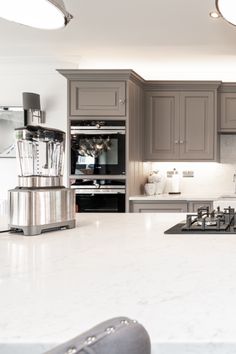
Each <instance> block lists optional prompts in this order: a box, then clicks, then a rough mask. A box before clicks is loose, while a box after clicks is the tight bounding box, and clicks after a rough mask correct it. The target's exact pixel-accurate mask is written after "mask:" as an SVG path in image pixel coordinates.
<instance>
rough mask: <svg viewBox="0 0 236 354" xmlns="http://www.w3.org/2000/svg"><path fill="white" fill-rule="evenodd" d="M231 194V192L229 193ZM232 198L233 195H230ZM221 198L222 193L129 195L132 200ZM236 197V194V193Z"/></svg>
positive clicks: (212, 199)
mask: <svg viewBox="0 0 236 354" xmlns="http://www.w3.org/2000/svg"><path fill="white" fill-rule="evenodd" d="M228 195H230V194H228ZM230 196H231V198H232V196H233V195H230ZM219 198H221V195H220V194H216V193H215V194H202V195H201V194H197V195H196V194H182V193H181V194H157V195H151V196H148V195H135V196H131V197H129V200H132V201H149V200H150V201H161V200H169V201H175V200H176V201H177V200H180V201H181V200H184V201H198V200H210V201H214V200H218V199H219ZM235 198H236V194H235Z"/></svg>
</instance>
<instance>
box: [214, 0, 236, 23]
mask: <svg viewBox="0 0 236 354" xmlns="http://www.w3.org/2000/svg"><path fill="white" fill-rule="evenodd" d="M216 9H217V11H218V12H219V14H220V15H221V16H222V17H223V18H224V19H225V20H226V21H227V22H229V23H230V24H231V25H234V26H236V1H235V0H216Z"/></svg>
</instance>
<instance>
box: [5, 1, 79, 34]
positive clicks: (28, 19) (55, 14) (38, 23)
mask: <svg viewBox="0 0 236 354" xmlns="http://www.w3.org/2000/svg"><path fill="white" fill-rule="evenodd" d="M0 17H2V18H4V19H6V20H9V21H13V22H17V23H20V24H22V25H26V26H30V27H35V28H39V29H48V30H51V29H59V28H63V27H65V26H66V25H67V24H68V23H69V22H70V20H71V19H72V18H73V16H72V15H71V14H69V12H67V11H66V8H65V5H64V3H63V0H0Z"/></svg>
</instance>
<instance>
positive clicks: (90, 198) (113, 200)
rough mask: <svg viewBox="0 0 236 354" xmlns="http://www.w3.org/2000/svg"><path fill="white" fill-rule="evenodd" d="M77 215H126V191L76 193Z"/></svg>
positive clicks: (83, 191)
mask: <svg viewBox="0 0 236 354" xmlns="http://www.w3.org/2000/svg"><path fill="white" fill-rule="evenodd" d="M76 212H77V213H80V212H82V213H124V212H125V191H124V190H121V191H119V190H115V191H112V190H109V191H106V192H105V191H104V192H99V191H91V193H90V192H89V191H85V190H82V191H78V190H77V191H76Z"/></svg>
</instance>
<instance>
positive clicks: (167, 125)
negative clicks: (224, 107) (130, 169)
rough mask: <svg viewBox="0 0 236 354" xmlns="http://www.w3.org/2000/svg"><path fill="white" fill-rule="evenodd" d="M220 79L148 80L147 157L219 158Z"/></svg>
mask: <svg viewBox="0 0 236 354" xmlns="http://www.w3.org/2000/svg"><path fill="white" fill-rule="evenodd" d="M218 86H219V82H177V81H176V82H156V83H154V82H152V83H151V84H150V83H148V82H147V84H146V93H145V119H144V131H145V146H144V159H145V160H147V161H216V160H217V158H218V136H217V88H218Z"/></svg>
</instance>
